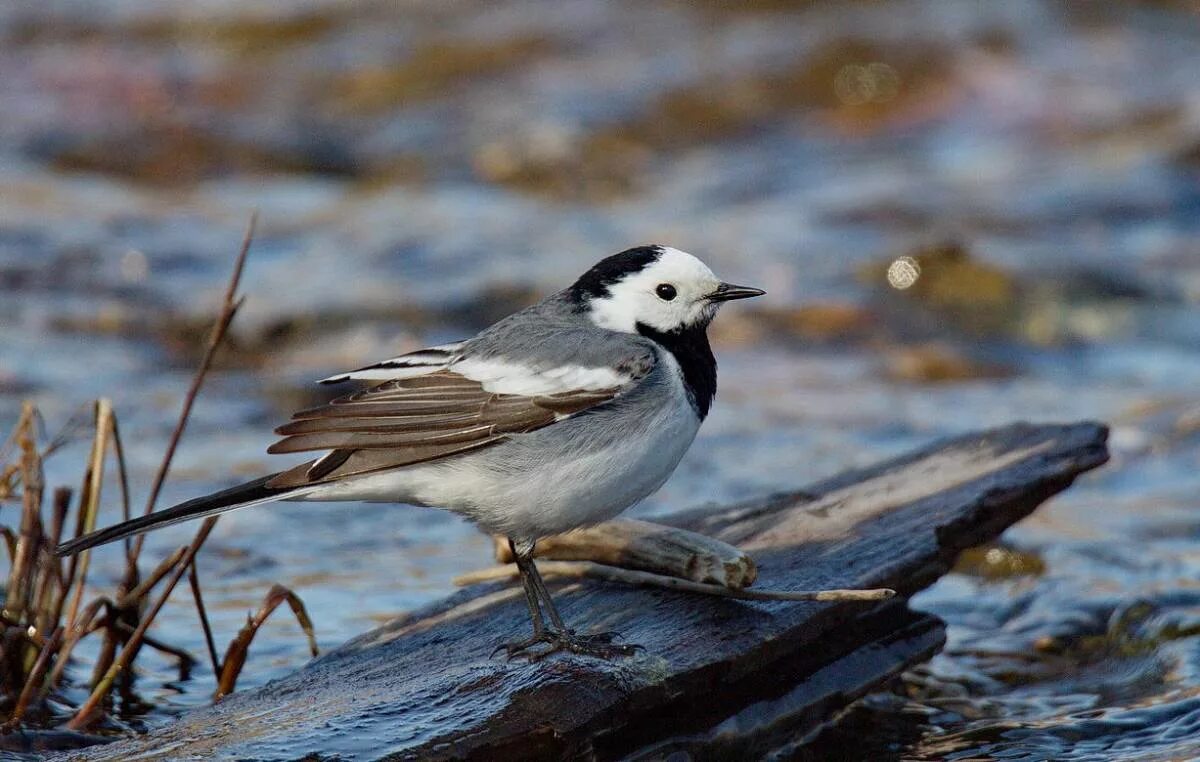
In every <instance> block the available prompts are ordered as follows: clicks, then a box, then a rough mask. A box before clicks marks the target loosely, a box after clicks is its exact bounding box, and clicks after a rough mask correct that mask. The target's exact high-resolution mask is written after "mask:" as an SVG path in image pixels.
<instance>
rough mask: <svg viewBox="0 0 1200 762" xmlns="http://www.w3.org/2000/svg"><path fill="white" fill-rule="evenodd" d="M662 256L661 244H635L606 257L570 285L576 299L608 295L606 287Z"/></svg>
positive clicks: (597, 297) (581, 299) (642, 268)
mask: <svg viewBox="0 0 1200 762" xmlns="http://www.w3.org/2000/svg"><path fill="white" fill-rule="evenodd" d="M661 256H662V247H661V246H635V247H634V248H632V249H626V250H625V251H622V252H620V253H618V254H613V255H612V256H611V257H606V258H604V259H602V260H600V261H599V262H597V263H596V265H595V266H594V267H593V268H592V269H590V270H588V271H587V272H586V273H584V274H583V275H581V276H580V277H579V280H577V281H575V284H574V285H573V286H571V294H572V296H574V297H575V299H576V300H577V301H584V300H585V299H599V298H601V297H604V296H608V287H609V286H611V285H612V284H614V283H617V282H619V281H621V280H622V279H624V278H625V277H627V276H629V275H632V274H633V273H638V272H641V271H642V270H644V269H646V268H647V267H649V266H650V265H652V264H654V263H655V262H657V261H658V260H659V257H661Z"/></svg>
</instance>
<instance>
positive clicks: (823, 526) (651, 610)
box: [82, 424, 1107, 760]
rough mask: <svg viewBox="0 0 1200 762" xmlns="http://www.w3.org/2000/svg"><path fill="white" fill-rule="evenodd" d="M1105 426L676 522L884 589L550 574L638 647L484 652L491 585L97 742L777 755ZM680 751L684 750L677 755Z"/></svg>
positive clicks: (873, 665)
mask: <svg viewBox="0 0 1200 762" xmlns="http://www.w3.org/2000/svg"><path fill="white" fill-rule="evenodd" d="M1104 441H1105V430H1104V428H1103V427H1102V426H1099V425H1094V424H1078V425H1071V426H1028V425H1015V426H1010V427H1006V428H1002V429H997V430H994V431H990V432H986V433H982V434H974V435H969V436H965V437H961V438H958V439H955V440H951V441H947V442H943V443H940V444H937V445H934V446H932V447H930V448H928V449H925V450H923V451H920V452H917V453H914V454H912V455H908V456H905V457H901V458H898V459H896V460H892V461H889V462H887V463H884V464H882V465H879V466H876V467H873V468H868V469H865V470H861V471H855V472H851V473H847V474H844V475H842V476H839V477H836V478H834V479H831V480H829V481H826V482H823V483H821V484H818V485H815V486H813V487H811V488H809V489H808V490H806V491H805V492H802V493H792V494H780V495H776V496H773V497H770V498H767V499H763V500H757V501H754V502H751V503H748V504H745V505H741V506H738V507H735V508H727V509H718V510H700V511H690V512H685V513H682V514H677V515H675V516H672V517H668V518H667V519H666V522H667V523H670V524H673V525H676V526H680V527H685V528H687V529H691V530H694V531H698V532H702V533H704V534H707V535H710V536H713V537H716V538H719V539H720V540H722V541H724V542H727V543H729V544H732V545H737V546H739V547H742V548H744V549H745V550H746V551H747V552H748V553H750V554H752V555H753V556H754V558H755V560H756V561H757V562H758V566H759V576H760V581H759V583H758V585H759V586H761V587H763V588H768V589H783V590H800V589H824V588H835V587H836V588H868V587H891V588H895V589H896V590H898V591H899V595H898V596H897V597H896V598H893V599H891V600H885V601H878V602H835V603H825V602H808V603H784V602H773V601H772V602H758V601H739V600H729V599H725V598H713V597H707V596H697V595H692V594H688V593H684V592H673V591H668V590H647V589H641V588H633V587H628V586H625V585H617V584H612V583H606V582H598V581H591V580H588V581H582V582H580V581H571V582H569V583H568V584H566V585H562V584H561V583H560V582H555V581H553V580H551V581H550V584H551V586H552V587H553V588H554V590H555V592H556V594H557V600H558V601H559V606H560V608H561V609H562V611H563V615H564V616H565V617H567V619H568V621H570V622H571V623H573V624H574V625H576V626H577V627H579V628H580V629H581V630H584V631H592V630H602V629H603V630H617V631H620V632H623V633H624V635H625V637H626V639H627V640H628V641H629V642H633V643H639V644H641V645H642V646H644V647H645V651H642V652H639V653H638V654H637V655H636V656H634V657H631V658H628V659H623V660H619V661H615V662H611V663H610V662H603V661H599V660H595V659H589V658H584V657H576V656H555V657H552V658H550V659H547V660H545V661H543V662H539V663H536V664H528V663H526V662H524V661H513V662H508V661H506V660H505V659H504V658H503V657H496V658H492V657H491V653H492V650H493V648H494V646H495V645H496V643H497V642H498V641H501V640H506V639H513V638H517V637H523V636H524V635H525V634H526V632H527V628H528V626H529V623H528V620H527V618H526V613H525V607H524V604H523V602H522V601H521V600H520V598H519V592H518V590H517V589H516V588H515V587H514V586H511V585H507V584H503V583H493V584H487V585H479V586H476V587H473V588H471V589H468V590H464V591H462V592H460V593H458V594H456V595H454V596H452V597H450V598H448V599H446V600H444V601H442V602H440V603H437V604H435V605H432V606H430V607H428V608H426V609H424V610H421V611H418V612H414V613H412V614H410V615H407V616H404V617H401V618H400V619H397V620H396V621H394V622H392V623H390V624H388V625H385V626H384V627H381V628H379V629H377V630H374V631H372V632H369V633H367V634H365V635H362V636H360V637H358V638H355V639H354V640H352V641H350V642H349V643H347V644H345V645H343V646H342V647H340V648H338V649H337V650H335V651H333V652H331V653H329V654H327V655H325V656H323V657H321V658H319V659H316V660H314V661H313V662H311V663H310V664H308V665H307V666H305V667H304V668H302V669H300V670H299V671H297V672H296V673H294V674H292V675H290V676H288V677H286V678H283V679H281V680H277V681H274V682H272V683H269V684H268V685H266V686H264V687H262V688H259V689H256V690H251V691H247V692H244V693H238V694H234V695H232V696H229V697H227V698H225V699H223V700H222V701H221V702H220V703H218V704H216V705H215V706H212V707H205V708H200V709H196V710H193V711H191V712H189V713H187V714H185V715H184V716H183V717H182V718H181V719H180V720H179V721H177V722H176V723H174V724H172V725H169V726H167V727H164V728H160V729H157V730H154V731H152V732H151V733H149V734H147V735H145V736H142V737H138V738H131V739H125V740H122V741H119V742H117V743H114V744H111V745H109V746H105V747H102V748H96V749H91V750H88V751H87V752H85V753H84V754H83V755H82V758H86V759H96V760H99V759H122V760H124V759H130V758H137V759H141V760H150V759H181V758H199V759H211V758H218V759H256V760H274V759H296V758H301V757H305V758H311V759H318V758H320V759H333V758H337V759H421V760H425V759H452V758H464V759H480V760H485V759H486V760H506V759H530V758H532V759H560V758H564V757H567V758H576V757H578V758H593V759H618V758H626V759H664V758H666V757H668V756H670V755H671V754H673V753H675V752H686V753H689V754H691V755H692V756H693V757H700V758H714V759H745V758H755V757H758V756H762V755H763V754H765V753H767V752H770V751H776V752H781V754H783V755H784V756H786V750H787V749H791V748H794V747H795V745H796V744H798V743H801V742H802V741H803V739H804V738H806V737H807V736H809V735H810V734H812V733H813V732H814V731H815V730H816V729H817V728H819V727H820V726H821V725H822V724H823V723H826V722H829V721H831V720H832V719H833V718H834V717H836V715H837V714H838V713H839V712H840V711H841V710H842V709H843V708H844V707H845V706H846V705H847V704H848V703H849V702H851V701H853V700H855V699H856V698H858V697H860V696H862V695H864V694H865V693H867V692H868V691H870V690H872V689H873V688H876V687H878V686H879V685H880V684H881V683H883V682H885V681H887V680H888V679H890V678H891V677H893V676H895V675H897V674H898V673H899V672H901V671H902V670H903V669H905V668H906V667H908V666H909V665H911V664H914V663H916V662H918V661H921V660H923V659H926V658H928V657H929V656H930V655H932V654H933V653H934V652H936V651H937V649H938V648H939V647H940V646H941V644H942V641H943V638H944V634H943V630H942V625H941V622H940V621H939V620H937V619H936V618H935V617H932V616H930V615H927V614H921V613H914V612H912V611H910V610H909V609H908V608H907V599H906V597H907V596H909V595H911V594H913V593H915V592H917V591H918V590H920V589H922V588H924V587H926V586H927V585H929V584H930V583H932V582H933V581H934V580H935V579H937V578H938V576H940V575H941V574H943V573H945V572H946V571H947V569H948V568H949V567H950V565H951V564H952V563H953V561H954V559H955V557H956V556H957V555H958V553H959V552H960V551H962V550H963V549H965V548H967V547H970V546H972V545H975V544H978V543H980V542H984V541H987V540H990V539H992V538H994V537H996V536H997V535H998V534H999V533H1000V532H1002V531H1003V530H1004V529H1005V527H1007V526H1009V525H1010V524H1012V523H1013V522H1015V521H1017V520H1019V519H1020V518H1022V517H1023V516H1026V515H1027V514H1029V513H1030V512H1031V511H1032V510H1033V509H1034V508H1035V507H1037V505H1038V504H1040V503H1041V502H1042V501H1043V500H1045V499H1046V498H1048V497H1050V496H1051V495H1053V494H1055V493H1057V492H1059V491H1060V490H1062V489H1065V488H1066V487H1067V486H1068V485H1070V484H1071V482H1072V481H1073V480H1074V479H1075V477H1076V476H1077V475H1079V474H1080V473H1082V472H1083V471H1086V470H1088V469H1090V468H1094V467H1095V466H1097V465H1099V464H1101V463H1103V462H1104V461H1105V459H1106V458H1107V452H1106V449H1105V445H1104ZM681 758H682V757H681Z"/></svg>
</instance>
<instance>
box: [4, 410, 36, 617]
mask: <svg viewBox="0 0 1200 762" xmlns="http://www.w3.org/2000/svg"><path fill="white" fill-rule="evenodd" d="M35 420H36V412H35V409H34V407H33V405H32V404H31V403H29V402H26V403H25V404H24V406H23V407H22V409H21V418H20V422H19V423H18V425H17V444H18V446H19V447H20V448H21V462H20V473H21V530H20V533H19V534H18V535H17V542H16V550H15V552H14V553H13V565H12V569H11V571H10V572H9V575H8V591H7V594H6V596H5V602H4V610H5V611H6V612H7V614H8V615H9V616H11V617H12V618H13V619H16V620H18V621H19V620H21V619H22V618H23V617H24V614H25V611H26V609H28V607H29V604H30V597H31V595H32V593H33V591H32V587H33V579H34V575H35V574H36V573H37V549H38V547H39V546H40V544H41V510H42V461H41V458H40V457H39V456H38V451H37V444H36V441H35V439H34V422H35Z"/></svg>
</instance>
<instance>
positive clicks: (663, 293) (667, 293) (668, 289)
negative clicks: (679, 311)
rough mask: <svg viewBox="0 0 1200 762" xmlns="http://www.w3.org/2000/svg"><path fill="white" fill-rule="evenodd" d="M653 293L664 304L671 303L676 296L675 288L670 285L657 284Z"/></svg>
mask: <svg viewBox="0 0 1200 762" xmlns="http://www.w3.org/2000/svg"><path fill="white" fill-rule="evenodd" d="M654 293H656V294H658V298H659V299H662V300H663V301H664V302H669V301H671V300H672V299H674V298H675V295H676V292H675V287H674V286H672V285H671V284H670V283H659V284H658V287H657V288H655V289H654Z"/></svg>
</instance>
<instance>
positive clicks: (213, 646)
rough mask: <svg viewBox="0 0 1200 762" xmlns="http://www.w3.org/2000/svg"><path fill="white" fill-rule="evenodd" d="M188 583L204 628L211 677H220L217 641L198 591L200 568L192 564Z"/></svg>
mask: <svg viewBox="0 0 1200 762" xmlns="http://www.w3.org/2000/svg"><path fill="white" fill-rule="evenodd" d="M188 584H189V585H190V586H191V588H192V600H194V601H195V602H196V615H197V616H198V617H199V618H200V627H201V629H203V630H204V644H205V645H206V646H208V659H209V661H210V663H211V664H212V670H213V677H215V678H218V679H219V678H220V674H221V657H220V656H217V642H216V641H215V640H214V639H213V633H212V627H211V626H209V624H208V612H207V611H206V610H205V608H204V595H203V594H202V593H201V592H200V570H199V569H197V568H196V565H195V564H192V565H191V567H190V568H189V569H188Z"/></svg>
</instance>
